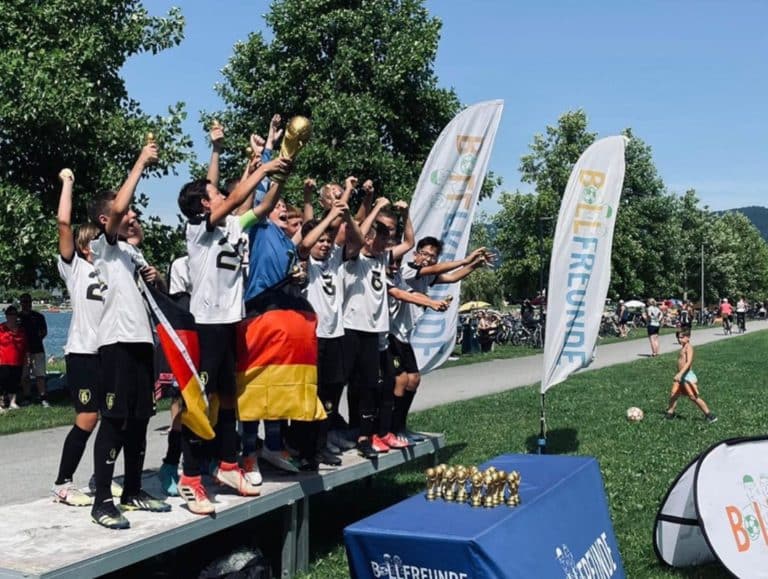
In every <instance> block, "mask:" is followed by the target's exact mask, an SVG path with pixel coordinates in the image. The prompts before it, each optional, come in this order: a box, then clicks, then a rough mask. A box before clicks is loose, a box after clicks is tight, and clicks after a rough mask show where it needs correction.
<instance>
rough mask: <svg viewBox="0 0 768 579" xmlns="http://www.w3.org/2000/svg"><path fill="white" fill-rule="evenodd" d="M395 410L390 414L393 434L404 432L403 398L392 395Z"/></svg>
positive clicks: (404, 410) (404, 411) (404, 409)
mask: <svg viewBox="0 0 768 579" xmlns="http://www.w3.org/2000/svg"><path fill="white" fill-rule="evenodd" d="M394 398H395V400H394V403H395V409H394V411H393V412H392V432H394V433H395V434H397V433H400V432H403V431H404V430H405V413H406V408H405V396H404V395H403V396H398V395H397V394H395V395H394Z"/></svg>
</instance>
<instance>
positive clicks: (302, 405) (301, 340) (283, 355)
mask: <svg viewBox="0 0 768 579" xmlns="http://www.w3.org/2000/svg"><path fill="white" fill-rule="evenodd" d="M246 311H247V316H246V318H245V319H244V320H243V321H242V322H241V323H240V325H239V326H238V329H237V394H238V402H237V404H238V412H239V415H240V420H246V421H253V420H285V419H292V420H302V421H313V420H322V419H324V418H325V417H326V415H325V410H324V409H323V405H322V403H321V402H320V399H319V398H318V397H317V337H316V335H315V328H316V326H317V317H316V315H315V312H314V311H313V310H312V306H310V305H309V302H308V301H307V300H305V299H304V298H301V297H297V296H290V295H287V294H286V293H284V292H282V291H280V290H267V291H265V292H263V293H262V294H260V295H259V296H258V297H257V298H255V299H254V300H250V301H249V302H248V303H246Z"/></svg>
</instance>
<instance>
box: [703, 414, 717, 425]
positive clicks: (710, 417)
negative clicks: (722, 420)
mask: <svg viewBox="0 0 768 579" xmlns="http://www.w3.org/2000/svg"><path fill="white" fill-rule="evenodd" d="M705 418H706V420H707V422H709V423H710V424H712V423H713V422H717V416H715V415H714V414H712V413H711V412H710V413H709V414H707V416H706V417H705Z"/></svg>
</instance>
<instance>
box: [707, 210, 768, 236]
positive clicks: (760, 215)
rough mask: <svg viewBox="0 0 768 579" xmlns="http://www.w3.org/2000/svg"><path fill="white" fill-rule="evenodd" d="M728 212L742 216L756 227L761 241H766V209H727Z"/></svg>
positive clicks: (767, 231) (767, 221) (767, 233)
mask: <svg viewBox="0 0 768 579" xmlns="http://www.w3.org/2000/svg"><path fill="white" fill-rule="evenodd" d="M728 211H738V212H739V213H741V214H742V215H744V217H746V218H747V219H749V220H750V221H751V222H752V224H753V225H754V226H755V227H757V230H758V231H759V232H760V235H762V236H763V239H765V240H766V241H768V207H756V206H752V207H740V208H738V209H728ZM728 211H719V212H718V213H727V212H728Z"/></svg>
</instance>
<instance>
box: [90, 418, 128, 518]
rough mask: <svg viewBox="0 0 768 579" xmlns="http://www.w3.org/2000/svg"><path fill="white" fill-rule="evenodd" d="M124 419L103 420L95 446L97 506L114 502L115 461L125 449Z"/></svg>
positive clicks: (94, 469) (94, 471)
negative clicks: (113, 477) (113, 479)
mask: <svg viewBox="0 0 768 579" xmlns="http://www.w3.org/2000/svg"><path fill="white" fill-rule="evenodd" d="M123 422H124V420H123V419H122V418H104V417H102V418H101V425H100V426H99V432H98V433H96V441H95V443H94V446H93V476H94V478H95V480H96V496H95V497H94V499H93V502H94V504H95V505H100V504H101V503H103V502H105V501H111V500H112V490H111V485H112V476H113V475H114V474H115V461H116V460H117V457H118V456H119V455H120V450H121V449H122V448H123V437H124V431H123Z"/></svg>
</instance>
